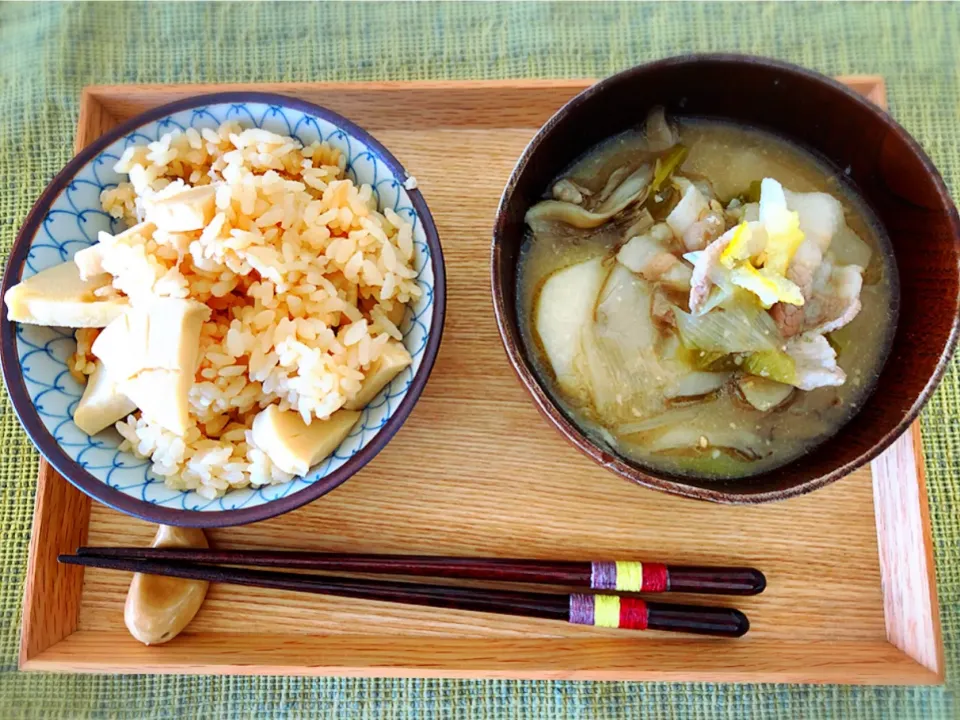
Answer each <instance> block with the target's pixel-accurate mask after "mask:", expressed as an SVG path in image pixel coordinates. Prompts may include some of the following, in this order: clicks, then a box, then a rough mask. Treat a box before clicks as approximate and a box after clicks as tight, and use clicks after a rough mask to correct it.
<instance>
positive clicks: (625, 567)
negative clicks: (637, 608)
mask: <svg viewBox="0 0 960 720" xmlns="http://www.w3.org/2000/svg"><path fill="white" fill-rule="evenodd" d="M642 588H643V563H638V562H632V561H621V560H618V561H617V586H616V588H615V589H616V590H619V591H620V592H640V590H641V589H642Z"/></svg>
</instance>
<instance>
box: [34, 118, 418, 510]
mask: <svg viewBox="0 0 960 720" xmlns="http://www.w3.org/2000/svg"><path fill="white" fill-rule="evenodd" d="M227 120H236V121H238V122H240V123H241V125H242V126H243V127H260V128H264V129H266V130H270V131H272V132H276V133H279V134H281V135H290V136H292V137H294V138H296V139H297V140H299V141H300V142H302V143H303V144H305V145H306V144H309V143H311V142H314V141H324V140H325V141H327V142H329V143H330V144H331V145H332V146H334V147H336V148H339V149H340V150H341V151H343V152H344V154H345V155H346V158H347V170H346V172H347V176H348V177H349V178H350V179H352V180H353V181H354V182H356V183H364V184H369V185H371V186H372V187H373V189H374V192H375V194H376V196H377V199H378V202H379V207H380V209H381V210H382V209H384V208H387V207H389V208H392V209H393V210H394V211H395V212H396V213H397V214H398V215H400V216H401V217H403V218H404V219H406V220H408V221H410V223H411V224H412V225H413V237H414V247H415V256H414V267H415V269H416V271H417V282H418V284H419V285H420V288H421V290H423V295H422V296H421V297H420V298H419V299H418V301H417V302H416V303H414V304H413V305H412V306H411V307H410V308H408V310H407V315H406V318H405V319H404V321H403V323H402V324H401V327H400V330H401V332H402V333H403V342H404V345H405V346H406V348H407V350H409V351H410V354H411V356H412V357H413V363H412V364H411V366H410V367H408V368H407V369H406V370H404V371H403V372H402V373H400V374H399V375H398V376H397V377H396V378H394V380H393V381H392V382H391V383H390V385H388V386H387V387H386V388H385V389H384V390H383V391H382V392H381V393H380V394H379V395H378V396H377V397H376V398H375V399H374V400H373V401H372V402H371V403H370V404H369V405H368V406H367V407H366V408H365V409H364V411H363V414H362V415H361V418H360V420H359V422H358V423H357V425H356V426H355V427H354V428H353V430H352V431H351V433H350V435H349V436H348V437H347V439H346V440H344V441H343V443H342V444H341V445H340V447H338V448H337V449H336V451H335V452H334V453H333V454H332V455H331V456H330V457H328V458H327V459H325V460H324V461H322V462H321V463H320V464H319V465H317V466H316V467H314V468H312V469H311V471H310V473H309V474H307V475H306V476H305V477H302V478H295V479H294V480H292V481H291V482H289V483H285V484H283V485H269V486H264V487H261V488H244V489H241V490H233V491H231V492H229V493H228V494H227V495H225V496H224V497H221V498H217V499H215V500H209V499H207V498H204V497H202V496H200V495H198V494H197V493H196V492H193V491H190V492H185V491H180V490H171V489H170V488H168V487H166V485H164V483H163V480H162V478H160V477H159V476H157V475H155V474H154V473H152V472H151V471H150V462H149V461H148V460H141V459H139V458H137V457H136V456H134V455H133V454H131V453H129V452H122V451H120V450H119V445H120V435H119V434H118V433H117V432H116V431H115V430H113V429H109V430H105V431H104V432H102V433H100V434H98V435H97V436H96V437H92V438H91V437H90V436H88V435H87V434H86V433H84V432H83V431H82V430H80V429H79V428H78V427H77V426H76V425H75V424H74V423H73V420H72V417H73V411H74V409H75V408H76V406H77V403H78V402H79V400H80V396H81V394H82V393H83V386H82V385H81V384H80V383H78V382H77V381H76V380H75V379H74V378H73V376H72V375H70V373H69V371H68V369H67V359H68V358H69V356H70V355H71V354H72V353H73V352H74V351H75V349H76V343H75V341H74V337H73V331H72V330H68V329H62V328H50V327H38V326H34V325H18V326H17V354H18V357H19V359H20V366H21V369H22V371H23V379H24V382H25V384H26V387H27V393H28V394H29V396H30V399H31V401H32V402H33V404H34V406H35V407H36V409H37V413H38V414H39V416H40V419H41V420H42V422H43V424H44V425H45V426H46V428H47V429H48V430H49V431H50V433H51V435H53V437H54V438H55V440H56V441H57V443H58V444H59V445H60V446H61V447H62V448H63V451H64V452H65V453H66V454H67V455H69V456H70V457H71V458H73V459H74V460H76V461H77V463H78V464H80V465H81V466H82V467H84V468H85V469H86V470H87V472H89V473H90V474H91V475H93V476H94V477H97V478H99V479H100V480H102V481H103V482H105V483H107V484H108V485H109V486H111V487H113V488H116V489H117V490H119V491H121V492H123V493H126V494H127V495H132V496H134V497H137V498H140V499H143V500H146V501H148V502H152V503H155V504H158V505H163V506H167V507H172V508H178V509H185V510H212V511H219V510H235V509H240V508H244V507H252V506H255V505H261V504H263V503H266V502H269V501H271V500H276V499H278V498H281V497H285V496H287V495H289V494H291V493H294V492H296V491H298V490H301V489H303V488H304V487H306V486H308V485H310V484H311V483H313V482H315V481H317V480H318V479H320V478H323V477H325V476H326V475H328V474H330V473H332V472H333V471H334V470H336V469H337V468H339V467H340V466H341V465H343V464H344V463H345V462H346V461H347V460H348V459H350V458H351V457H352V456H353V455H354V454H356V453H357V452H359V451H360V450H361V449H362V448H363V447H364V446H366V445H367V443H369V442H370V440H371V439H372V438H373V437H374V436H375V435H376V434H377V432H378V431H379V430H380V428H382V427H383V426H384V425H385V424H386V422H387V420H388V419H390V417H391V416H392V415H393V413H394V412H395V411H396V409H397V407H398V406H399V405H400V402H401V400H402V399H403V397H404V395H405V394H406V392H407V389H408V388H409V386H410V383H411V381H412V380H413V377H414V376H415V375H416V372H417V370H418V369H419V368H420V364H421V362H422V361H423V356H424V351H425V349H426V346H427V339H428V337H429V334H430V330H431V324H432V319H433V313H432V309H433V289H434V276H433V266H432V264H431V258H430V249H429V247H428V246H427V242H426V234H425V232H424V229H423V226H422V223H421V222H420V218H419V217H418V216H417V213H416V211H415V210H414V208H413V205H412V203H411V202H410V198H409V196H408V194H407V192H406V190H405V189H404V187H403V183H404V181H405V180H406V178H405V177H396V176H395V175H394V173H393V172H392V170H391V169H390V168H389V166H388V165H387V164H386V163H385V162H384V161H383V159H382V158H381V157H380V156H379V155H378V154H377V153H376V151H374V150H373V149H371V148H369V147H368V146H367V145H366V144H365V143H364V142H363V141H362V140H359V139H358V138H356V137H355V136H352V135H350V134H348V133H347V132H345V131H344V130H342V129H341V128H338V127H337V126H335V125H333V124H331V123H330V122H327V121H326V120H324V119H323V118H317V117H314V116H312V115H309V114H308V113H304V112H302V111H300V110H296V109H293V108H289V107H283V106H278V105H266V104H262V103H251V102H243V103H222V104H216V105H208V106H205V107H197V108H191V109H188V110H184V111H181V112H178V113H174V114H173V115H170V116H168V117H165V118H162V119H160V120H157V121H155V122H152V123H149V124H147V125H144V126H142V127H140V128H137V130H136V131H134V132H132V133H130V134H129V135H127V136H126V137H125V138H123V139H121V140H118V141H117V142H115V143H113V144H112V145H110V146H109V147H108V148H106V150H104V151H103V152H102V153H100V154H99V155H98V156H97V157H95V158H94V159H93V160H92V161H90V162H89V163H87V165H85V166H84V167H83V168H82V169H81V170H80V171H79V172H78V173H77V176H76V178H75V179H74V180H73V182H71V183H70V184H69V185H68V186H67V187H66V188H65V190H64V191H63V192H62V193H61V194H60V196H59V197H58V198H57V199H56V200H55V201H54V203H53V205H52V207H51V209H50V211H49V212H48V213H47V216H46V218H45V219H44V221H43V225H42V227H41V229H40V230H39V231H38V232H37V234H36V235H35V236H34V237H33V239H32V242H31V245H30V252H29V254H28V255H27V259H26V263H25V265H24V270H23V276H24V277H29V276H30V275H33V274H35V273H37V272H39V271H40V270H43V269H45V268H48V267H51V266H53V265H57V264H59V263H62V262H65V261H66V260H69V259H70V258H71V257H73V255H74V253H76V252H77V250H80V249H81V248H84V247H86V246H88V245H91V244H92V243H94V242H96V240H97V234H98V233H99V232H100V231H101V230H103V231H107V232H110V233H116V232H118V231H119V230H121V229H122V226H121V225H120V224H119V221H117V220H116V219H114V218H112V217H110V215H108V214H107V213H105V212H104V211H103V210H102V209H101V206H100V193H101V192H102V191H103V190H105V189H107V188H111V187H115V186H116V185H117V184H118V183H119V182H121V181H123V180H125V179H126V178H125V176H123V175H120V174H119V173H117V172H115V171H114V169H113V166H114V164H115V163H116V162H117V160H118V159H119V158H120V155H121V154H122V153H123V151H124V149H126V147H128V146H129V145H141V144H144V143H149V142H153V141H154V140H157V139H158V138H159V137H160V136H162V135H164V134H165V133H168V132H170V131H172V130H175V129H179V130H185V129H186V128H188V127H194V128H196V129H198V130H200V129H202V128H216V127H217V126H219V125H220V124H221V123H222V122H224V121H227Z"/></svg>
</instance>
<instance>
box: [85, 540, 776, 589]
mask: <svg viewBox="0 0 960 720" xmlns="http://www.w3.org/2000/svg"><path fill="white" fill-rule="evenodd" d="M77 555H81V556H84V557H91V556H97V557H123V558H135V559H142V560H148V559H150V560H171V561H186V562H198V563H217V564H221V565H253V566H257V567H270V568H288V569H298V570H326V571H333V572H350V573H382V574H389V575H411V576H419V577H444V578H462V579H472V580H497V581H504V582H525V583H534V584H553V585H571V586H574V587H585V588H591V589H593V590H616V591H618V592H645V593H657V592H687V593H705V594H715V595H756V594H758V593H761V592H763V590H764V588H765V587H766V586H767V579H766V578H765V577H764V575H763V573H762V572H760V571H759V570H757V569H755V568H750V567H700V566H694V565H664V564H662V563H638V562H632V561H626V562H624V561H621V562H615V561H613V562H578V561H551V560H506V559H501V558H467V557H436V556H429V555H364V554H352V553H316V552H298V551H283V550H189V549H178V548H136V547H115V548H113V547H81V548H79V549H78V550H77Z"/></svg>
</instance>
